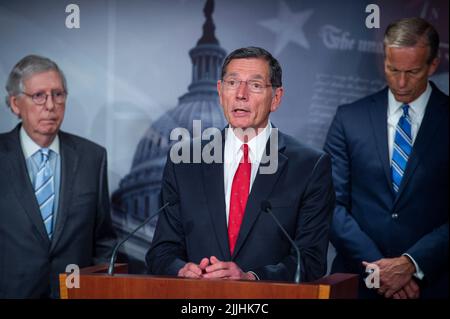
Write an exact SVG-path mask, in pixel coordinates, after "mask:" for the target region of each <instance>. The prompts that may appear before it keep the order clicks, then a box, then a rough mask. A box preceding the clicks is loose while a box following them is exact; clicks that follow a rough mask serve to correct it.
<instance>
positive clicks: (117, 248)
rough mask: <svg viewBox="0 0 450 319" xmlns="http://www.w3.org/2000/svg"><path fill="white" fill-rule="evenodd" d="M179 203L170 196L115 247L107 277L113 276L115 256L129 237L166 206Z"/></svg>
mask: <svg viewBox="0 0 450 319" xmlns="http://www.w3.org/2000/svg"><path fill="white" fill-rule="evenodd" d="M178 202H179V199H178V198H177V197H176V196H174V195H173V196H171V197H169V199H168V200H167V202H166V203H165V204H164V205H163V206H161V207H160V208H159V209H158V210H157V211H156V213H154V214H153V215H150V216H148V217H147V218H146V219H145V220H144V221H143V222H142V223H141V224H140V225H139V226H138V227H136V228H135V229H134V230H133V231H132V232H131V233H129V234H128V235H127V236H126V237H125V238H124V239H122V240H121V241H120V242H119V243H118V244H117V245H116V246H115V247H114V250H113V253H112V255H111V260H110V262H109V267H108V275H110V276H113V275H114V263H115V262H116V258H117V254H118V253H119V248H120V246H122V245H123V244H124V243H125V242H126V241H127V240H128V239H130V237H131V236H133V234H134V233H135V232H137V231H138V230H139V229H141V228H142V227H143V226H144V225H145V224H147V223H148V222H149V221H150V220H152V219H153V218H154V217H156V216H158V215H159V213H160V212H161V211H162V210H163V209H164V208H166V207H167V206H173V205H175V204H177V203H178Z"/></svg>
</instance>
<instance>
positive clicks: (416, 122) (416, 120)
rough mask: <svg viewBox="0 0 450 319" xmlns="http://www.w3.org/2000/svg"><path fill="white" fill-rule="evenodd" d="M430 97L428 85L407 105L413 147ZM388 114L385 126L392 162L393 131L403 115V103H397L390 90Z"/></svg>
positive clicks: (429, 86)
mask: <svg viewBox="0 0 450 319" xmlns="http://www.w3.org/2000/svg"><path fill="white" fill-rule="evenodd" d="M430 95H431V85H430V83H428V85H427V88H426V89H425V91H424V92H423V93H422V94H421V95H420V96H419V97H418V98H417V99H415V100H414V101H412V102H411V103H409V104H408V105H409V110H408V114H409V118H410V120H411V137H412V141H413V145H414V141H415V140H416V137H417V133H418V132H419V129H420V124H422V119H423V115H424V114H425V109H426V107H427V103H428V100H429V99H430ZM388 103H389V104H388V114H387V124H388V143H389V144H388V145H389V162H390V161H391V160H392V152H393V149H394V138H395V130H396V128H397V124H398V121H399V120H400V117H401V116H402V115H403V109H402V105H403V104H404V103H403V102H399V101H397V100H396V99H395V97H394V94H392V92H391V90H389V93H388Z"/></svg>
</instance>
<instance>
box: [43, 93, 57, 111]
mask: <svg viewBox="0 0 450 319" xmlns="http://www.w3.org/2000/svg"><path fill="white" fill-rule="evenodd" d="M45 108H46V109H47V110H49V111H51V110H53V109H54V108H55V101H53V95H52V94H51V93H50V94H49V95H47V100H46V101H45Z"/></svg>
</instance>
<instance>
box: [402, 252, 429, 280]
mask: <svg viewBox="0 0 450 319" xmlns="http://www.w3.org/2000/svg"><path fill="white" fill-rule="evenodd" d="M403 256H407V257H408V258H409V259H411V261H412V263H413V264H414V267H415V268H416V272H415V273H414V275H413V276H414V277H416V278H417V279H419V280H422V279H423V277H424V276H425V274H424V273H423V271H422V270H421V269H420V267H419V265H418V264H417V263H416V261H415V260H414V258H412V257H411V255H410V254H403Z"/></svg>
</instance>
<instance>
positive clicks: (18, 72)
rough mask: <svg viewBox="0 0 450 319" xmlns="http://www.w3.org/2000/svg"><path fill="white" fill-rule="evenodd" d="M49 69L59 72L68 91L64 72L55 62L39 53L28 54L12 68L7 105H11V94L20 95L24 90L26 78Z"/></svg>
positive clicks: (8, 82) (7, 83) (7, 85)
mask: <svg viewBox="0 0 450 319" xmlns="http://www.w3.org/2000/svg"><path fill="white" fill-rule="evenodd" d="M47 71H56V72H57V73H58V74H59V76H60V78H61V81H62V84H63V88H64V91H65V92H66V93H68V90H67V83H66V78H65V76H64V73H63V72H62V71H61V69H60V68H59V67H58V65H57V64H56V63H55V62H53V61H52V60H50V59H48V58H46V57H42V56H39V55H27V56H26V57H24V58H22V59H21V60H20V61H19V62H17V64H16V65H15V66H14V67H13V69H12V70H11V73H9V76H8V81H7V82H6V91H7V92H8V96H7V97H6V105H8V107H11V105H10V103H9V98H10V97H11V96H18V95H20V94H22V92H23V90H24V84H23V82H24V81H25V80H26V79H28V78H29V77H30V76H32V75H33V74H36V73H42V72H47Z"/></svg>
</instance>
